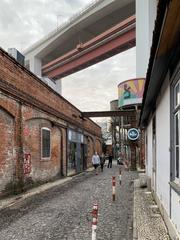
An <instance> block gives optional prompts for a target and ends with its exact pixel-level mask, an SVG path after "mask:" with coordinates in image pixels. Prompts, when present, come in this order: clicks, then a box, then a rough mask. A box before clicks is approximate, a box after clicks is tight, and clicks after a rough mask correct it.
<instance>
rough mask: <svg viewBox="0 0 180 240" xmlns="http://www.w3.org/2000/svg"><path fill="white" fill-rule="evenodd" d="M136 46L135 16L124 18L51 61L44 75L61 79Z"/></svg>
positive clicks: (46, 66)
mask: <svg viewBox="0 0 180 240" xmlns="http://www.w3.org/2000/svg"><path fill="white" fill-rule="evenodd" d="M134 46H135V16H131V17H130V18H128V19H126V20H124V21H123V22H121V23H119V24H117V25H116V26H114V27H113V28H111V29H109V30H107V31H105V32H104V33H102V34H100V35H99V36H97V37H95V38H93V39H91V40H90V41H88V42H86V43H80V44H78V45H77V47H76V49H74V50H72V51H70V52H68V53H67V54H65V55H63V56H61V57H59V58H57V59H55V60H53V61H51V62H50V63H48V64H46V65H44V66H43V68H42V72H43V75H46V76H48V77H50V78H53V79H59V78H62V77H65V76H67V75H69V74H72V73H74V72H77V71H79V70H82V69H84V68H86V67H87V66H90V65H93V64H95V63H97V62H100V61H102V60H104V59H107V58H109V57H111V56H113V55H115V54H117V53H120V52H123V51H125V50H127V49H129V48H131V47H134Z"/></svg>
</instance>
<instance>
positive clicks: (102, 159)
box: [100, 153, 105, 172]
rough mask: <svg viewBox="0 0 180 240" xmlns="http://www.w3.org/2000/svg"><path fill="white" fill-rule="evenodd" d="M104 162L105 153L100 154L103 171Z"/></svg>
mask: <svg viewBox="0 0 180 240" xmlns="http://www.w3.org/2000/svg"><path fill="white" fill-rule="evenodd" d="M104 163H105V156H104V153H102V154H101V156H100V165H101V172H103V168H104Z"/></svg>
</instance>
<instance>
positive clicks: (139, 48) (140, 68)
mask: <svg viewBox="0 0 180 240" xmlns="http://www.w3.org/2000/svg"><path fill="white" fill-rule="evenodd" d="M156 11H157V0H136V77H137V78H139V77H145V76H146V71H147V67H148V62H149V56H150V48H151V44H152V35H153V30H154V21H155V19H156Z"/></svg>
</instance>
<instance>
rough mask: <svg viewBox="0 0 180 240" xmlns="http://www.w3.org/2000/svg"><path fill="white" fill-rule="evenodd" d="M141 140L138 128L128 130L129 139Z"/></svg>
mask: <svg viewBox="0 0 180 240" xmlns="http://www.w3.org/2000/svg"><path fill="white" fill-rule="evenodd" d="M138 138H139V131H138V130H137V129H136V128H130V129H129V130H128V139H130V140H137V139H138Z"/></svg>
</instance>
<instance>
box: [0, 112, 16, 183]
mask: <svg viewBox="0 0 180 240" xmlns="http://www.w3.org/2000/svg"><path fill="white" fill-rule="evenodd" d="M13 148H14V118H13V117H12V116H11V115H10V114H9V113H8V112H7V111H5V110H3V109H1V108H0V186H2V188H4V187H5V186H6V184H8V183H9V182H11V181H12V180H13V177H14V174H15V172H14V170H15V161H14V156H13Z"/></svg>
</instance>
